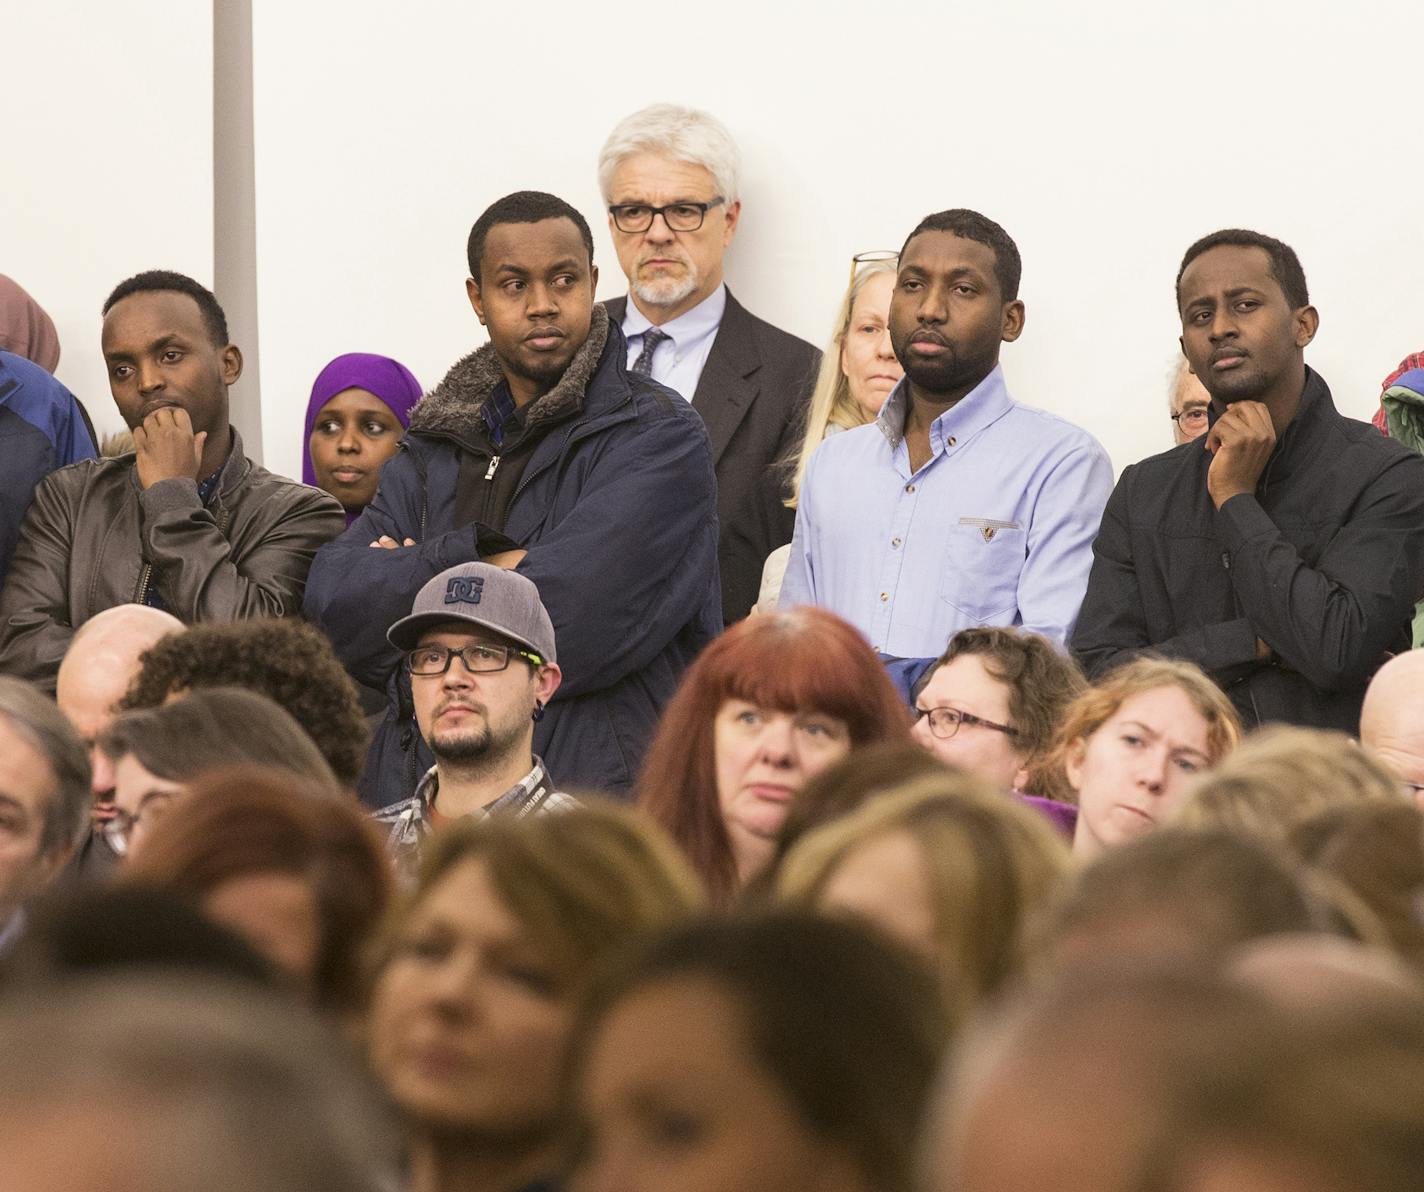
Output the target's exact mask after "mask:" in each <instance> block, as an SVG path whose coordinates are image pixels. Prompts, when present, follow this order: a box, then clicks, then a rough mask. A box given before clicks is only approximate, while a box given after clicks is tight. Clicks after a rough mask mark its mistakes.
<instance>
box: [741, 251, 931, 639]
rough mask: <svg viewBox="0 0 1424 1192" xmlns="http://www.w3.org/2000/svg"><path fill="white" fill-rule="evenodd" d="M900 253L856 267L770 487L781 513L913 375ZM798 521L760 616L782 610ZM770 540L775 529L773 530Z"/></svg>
mask: <svg viewBox="0 0 1424 1192" xmlns="http://www.w3.org/2000/svg"><path fill="white" fill-rule="evenodd" d="M897 260H898V258H897V256H896V254H895V253H893V252H889V251H885V252H869V253H861V254H859V255H858V256H856V257H855V258H854V259H853V260H852V262H851V276H850V284H849V286H847V288H846V292H845V294H844V295H843V296H842V297H841V303H840V307H839V308H838V310H837V311H836V320H835V324H834V328H835V329H834V331H833V332H832V333H831V338H830V342H829V343H828V344H827V345H826V350H825V353H824V354H823V355H822V356H821V369H820V372H819V373H818V374H817V376H816V387H815V389H814V390H813V391H812V393H811V400H810V402H809V404H808V405H807V407H806V426H805V430H804V431H803V433H802V435H801V441H800V443H799V444H798V445H797V447H796V450H795V451H794V452H793V453H792V454H791V456H790V457H789V458H787V459H786V460H784V461H783V467H782V468H781V469H779V470H778V471H777V472H776V473H775V474H773V475H772V476H771V477H770V479H769V481H768V483H775V484H778V485H781V486H783V490H784V491H783V492H782V494H781V504H780V507H781V508H783V509H785V510H789V511H794V510H795V508H796V502H797V499H798V498H799V496H800V493H801V481H802V479H803V478H804V477H805V475H806V464H807V463H808V462H809V460H810V458H811V453H812V452H813V451H815V450H816V448H817V447H819V446H820V445H821V441H822V440H823V439H825V438H827V437H829V436H830V435H833V434H836V433H837V432H839V431H843V430H850V429H852V428H853V427H857V426H864V425H865V424H866V423H867V422H874V421H875V417H876V415H877V414H879V413H880V407H881V406H882V405H884V404H885V399H886V398H887V397H889V396H890V390H892V389H893V388H895V386H896V385H897V384H898V383H899V380H900V378H901V377H903V376H904V375H905V370H904V369H903V368H901V367H900V362H899V360H897V359H896V358H895V349H894V348H892V347H891V346H890V328H889V324H890V295H891V294H892V293H893V292H894V289H895V268H896V262H897ZM793 528H794V518H793V517H787V518H786V519H785V525H784V527H782V529H781V533H780V534H779V535H777V536H778V537H781V538H784V540H785V543H786V545H783V546H778V547H777V548H776V550H774V551H772V552H771V554H770V555H769V556H767V559H766V563H765V565H764V567H763V569H762V584H761V593H760V595H759V597H758V599H757V609H758V610H759V611H761V612H769V611H770V610H771V609H773V608H775V607H776V598H777V595H778V594H779V593H780V591H781V577H782V575H783V574H784V573H785V571H786V560H787V559H788V558H789V557H790V554H791V546H790V542H791V531H792V529H793ZM767 529H768V532H770V530H771V527H767Z"/></svg>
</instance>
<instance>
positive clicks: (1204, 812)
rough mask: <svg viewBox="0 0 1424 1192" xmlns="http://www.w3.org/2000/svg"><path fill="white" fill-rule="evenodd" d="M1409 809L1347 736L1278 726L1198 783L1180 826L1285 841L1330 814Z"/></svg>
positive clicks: (1395, 788) (1261, 733)
mask: <svg viewBox="0 0 1424 1192" xmlns="http://www.w3.org/2000/svg"><path fill="white" fill-rule="evenodd" d="M1408 802H1409V801H1408V800H1407V799H1406V798H1405V797H1404V795H1403V794H1401V793H1400V790H1399V784H1398V783H1397V782H1396V781H1395V779H1394V776H1393V775H1392V774H1391V773H1390V772H1389V771H1388V770H1387V769H1385V767H1384V766H1383V765H1381V764H1380V763H1379V762H1378V761H1376V760H1375V759H1374V758H1373V757H1371V756H1370V754H1368V753H1366V752H1365V750H1363V749H1361V748H1360V746H1359V745H1358V744H1356V742H1354V741H1353V740H1351V739H1350V738H1349V737H1347V736H1346V735H1345V734H1344V733H1342V732H1336V731H1334V730H1331V729H1312V728H1300V727H1297V726H1294V725H1284V724H1277V725H1271V726H1270V727H1269V728H1263V729H1260V730H1258V731H1257V732H1254V733H1252V734H1251V735H1250V736H1249V737H1247V738H1246V740H1245V741H1244V742H1243V743H1242V745H1241V748H1240V749H1238V750H1236V752H1235V753H1233V754H1232V755H1231V757H1230V758H1228V759H1227V760H1226V761H1225V762H1223V763H1222V764H1221V765H1220V766H1218V767H1216V769H1214V770H1213V771H1212V772H1211V773H1210V774H1208V775H1207V776H1206V777H1204V778H1202V779H1201V780H1199V781H1198V782H1196V783H1194V784H1193V786H1192V789H1191V790H1190V792H1188V794H1187V797H1186V801H1185V802H1184V803H1183V804H1182V806H1181V809H1180V810H1179V811H1178V812H1177V815H1176V818H1175V822H1176V823H1178V824H1180V825H1181V826H1182V827H1184V828H1230V829H1231V830H1233V831H1236V832H1253V833H1257V834H1259V835H1263V836H1269V837H1271V838H1273V839H1276V840H1285V839H1286V838H1287V837H1288V836H1289V835H1290V834H1291V832H1292V831H1294V830H1295V828H1296V827H1297V826H1298V825H1300V824H1301V823H1303V822H1304V821H1305V820H1307V819H1309V818H1310V817H1311V816H1312V815H1314V814H1315V813H1316V812H1320V811H1326V810H1328V809H1330V808H1332V807H1348V806H1353V805H1358V804H1361V803H1379V804H1384V805H1386V806H1389V805H1394V806H1407V805H1408Z"/></svg>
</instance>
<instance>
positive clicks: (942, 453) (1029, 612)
mask: <svg viewBox="0 0 1424 1192" xmlns="http://www.w3.org/2000/svg"><path fill="white" fill-rule="evenodd" d="M908 403H909V390H908V382H906V381H901V382H900V384H899V385H897V386H896V387H895V389H894V391H893V392H892V393H891V394H890V397H889V398H888V399H887V400H886V402H885V405H884V407H883V408H882V409H881V411H880V417H879V418H878V419H877V420H876V421H875V422H874V423H873V424H871V425H869V426H860V427H857V428H856V429H854V430H848V431H846V432H845V433H844V434H839V435H836V436H834V437H833V438H830V439H827V440H826V441H825V442H823V443H822V444H821V446H820V447H818V448H817V449H816V453H815V454H814V455H813V456H812V457H811V463H810V466H809V467H808V468H807V469H806V479H805V482H804V483H803V484H802V486H801V499H800V502H799V505H798V507H797V510H796V535H795V538H794V539H793V541H792V544H791V562H790V563H789V564H788V565H787V569H786V579H785V581H784V583H783V584H782V588H781V599H780V606H781V607H782V608H789V607H791V606H792V605H796V604H818V605H820V606H822V607H823V608H828V609H830V610H831V611H832V612H834V613H838V614H839V615H840V616H842V617H844V618H845V619H846V620H847V621H849V622H850V623H851V624H852V625H854V626H855V627H856V628H857V629H859V630H860V631H861V632H862V633H864V634H865V635H866V637H868V638H869V639H870V643H871V645H873V646H874V647H875V648H876V649H877V650H879V651H880V652H882V653H885V654H893V655H897V656H900V657H907V658H920V657H930V656H932V655H937V654H941V653H943V651H944V648H945V645H946V643H947V642H948V641H949V639H950V637H951V636H952V635H953V634H954V633H956V632H958V631H959V630H960V629H965V628H968V627H970V626H974V625H1022V626H1023V627H1024V628H1026V629H1031V630H1033V631H1034V632H1036V633H1041V634H1043V635H1044V636H1046V637H1049V638H1052V639H1053V640H1054V641H1055V642H1058V643H1060V644H1061V643H1063V642H1064V641H1065V640H1066V639H1067V638H1068V635H1069V634H1070V633H1072V631H1073V624H1074V622H1075V621H1076V620H1077V618H1078V607H1079V605H1081V604H1082V602H1083V593H1084V592H1085V591H1086V590H1087V587H1088V571H1089V569H1090V568H1091V567H1092V562H1093V550H1092V548H1093V538H1094V537H1095V536H1096V535H1097V532H1098V523H1099V521H1101V519H1102V513H1103V506H1104V505H1106V504H1107V499H1108V494H1109V493H1110V492H1111V491H1112V483H1113V476H1112V465H1111V463H1110V462H1109V460H1108V456H1107V452H1105V451H1104V450H1103V448H1102V446H1101V445H1100V444H1099V443H1098V441H1097V440H1096V439H1095V438H1093V436H1092V435H1090V434H1088V432H1087V431H1085V430H1082V429H1081V428H1079V427H1077V426H1074V425H1073V424H1072V423H1071V422H1068V421H1066V420H1065V419H1062V418H1059V417H1057V416H1056V415H1054V414H1049V413H1047V412H1046V411H1044V410H1036V409H1034V408H1033V407H1032V406H1023V405H1019V404H1018V403H1017V402H1016V401H1014V400H1013V398H1011V397H1010V396H1009V393H1008V390H1007V389H1006V388H1005V387H1004V378H1003V373H1002V372H1001V371H1000V369H999V368H998V367H995V369H994V371H993V372H991V373H990V374H989V375H988V376H987V377H985V378H984V380H983V381H981V382H980V383H979V384H978V385H977V386H976V387H975V388H974V389H973V390H971V391H970V392H969V393H968V394H967V395H966V396H965V397H964V398H963V399H961V400H960V401H959V402H958V403H957V404H956V405H954V406H953V407H952V408H951V409H949V410H946V411H945V412H944V413H943V414H941V415H940V416H939V417H938V418H937V419H935V421H934V423H933V424H932V425H931V426H930V458H929V462H928V463H926V464H925V465H924V467H922V468H921V469H920V470H919V471H918V472H915V473H914V474H913V475H912V474H911V472H910V455H909V448H908V447H907V445H906V443H905V438H904V425H905V414H906V411H907V409H908Z"/></svg>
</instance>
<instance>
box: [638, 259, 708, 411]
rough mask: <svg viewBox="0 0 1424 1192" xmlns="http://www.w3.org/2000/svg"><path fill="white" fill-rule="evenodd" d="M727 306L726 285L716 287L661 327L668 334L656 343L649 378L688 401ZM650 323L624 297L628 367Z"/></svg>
mask: <svg viewBox="0 0 1424 1192" xmlns="http://www.w3.org/2000/svg"><path fill="white" fill-rule="evenodd" d="M726 309H727V287H726V286H724V285H723V286H718V287H717V288H716V289H715V290H713V291H712V292H711V293H710V294H708V295H707V297H706V298H704V299H703V300H702V301H701V302H699V303H698V304H697V305H696V306H694V307H693V308H692V309H691V310H688V311H684V312H683V313H682V314H680V315H678V316H677V318H675V319H673V320H672V321H671V322H668V323H663V324H661V325H660V326H661V329H662V330H663V331H665V332H667V334H668V335H670V336H672V338H671V339H669V340H667V341H665V342H664V343H661V344H659V345H658V350H657V351H656V352H654V353H653V380H655V381H661V382H662V383H663V384H664V385H666V386H667V387H668V388H669V389H676V390H677V391H678V393H680V394H682V396H683V397H685V398H686V399H687V400H688V401H691V400H692V395H693V394H694V393H696V392H697V382H698V381H699V380H701V378H702V367H703V365H705V364H706V363H707V356H708V353H710V352H711V351H712V341H713V340H714V339H716V338H717V328H718V327H720V326H721V325H722V312H723V311H725V310H726ZM652 325H653V324H652V322H651V321H650V320H649V318H648V316H647V315H645V314H644V313H643V312H642V311H640V310H639V309H638V307H637V305H636V304H635V303H634V301H633V296H632V295H631V294H630V295H629V296H628V305H627V307H626V309H625V310H624V312H623V334H624V335H625V336H627V338H628V367H629V368H632V367H633V361H635V360H636V359H638V357H639V355H640V354H641V353H642V351H643V332H644V331H646V330H647V329H648V328H649V327H651V326H652Z"/></svg>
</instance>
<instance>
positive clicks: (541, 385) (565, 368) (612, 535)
mask: <svg viewBox="0 0 1424 1192" xmlns="http://www.w3.org/2000/svg"><path fill="white" fill-rule="evenodd" d="M468 251H469V265H470V278H469V279H468V281H467V282H466V290H467V292H468V295H469V299H470V304H471V306H472V307H473V308H474V311H475V314H476V316H477V317H478V318H479V320H480V322H481V323H483V324H484V325H485V327H486V328H487V329H488V331H489V337H490V342H489V343H488V344H487V345H486V346H485V347H483V348H480V349H479V350H478V351H476V352H474V353H472V354H471V355H469V356H467V357H465V358H464V359H462V360H460V361H459V362H457V363H456V364H455V365H454V367H453V368H451V370H450V372H449V373H448V374H447V375H446V377H445V379H444V380H443V381H441V383H440V384H439V385H437V386H436V387H435V389H434V390H433V391H432V392H431V393H429V394H428V395H427V396H426V397H425V398H424V399H422V401H421V402H420V403H419V404H418V405H417V406H416V407H415V410H414V411H413V413H412V415H411V423H410V433H409V434H408V435H407V437H406V439H405V441H404V442H403V443H402V444H401V448H402V449H401V451H400V453H399V454H398V455H397V456H396V457H395V458H394V459H392V460H391V461H390V462H389V463H388V464H386V466H385V467H384V468H383V470H382V472H381V483H380V488H379V490H378V492H377V493H376V497H375V500H373V501H372V502H371V504H370V505H368V506H367V507H366V510H365V512H364V513H363V514H362V515H361V517H360V518H358V519H357V520H356V521H355V522H354V523H353V524H352V526H351V528H350V529H349V530H348V531H347V532H346V533H345V534H344V535H343V536H342V537H341V538H339V539H338V540H337V541H335V542H333V543H330V544H328V546H326V547H324V548H323V549H322V550H321V551H320V552H319V553H318V555H317V559H316V562H315V564H314V565H313V567H312V571H311V576H310V578H309V580H308V585H307V593H306V613H307V616H308V617H309V618H310V619H311V620H312V621H313V622H314V623H315V624H317V625H318V626H320V627H321V628H322V629H323V630H324V631H325V632H326V633H327V634H328V635H329V636H330V637H331V639H332V641H333V642H334V644H335V646H336V649H337V652H338V653H339V654H340V655H341V657H342V659H343V661H344V662H345V663H346V665H347V667H348V668H349V669H350V670H351V673H352V674H353V675H354V676H355V677H356V678H357V679H358V680H360V681H361V682H363V683H366V684H369V685H372V686H378V687H384V688H385V689H386V690H387V692H388V694H389V698H390V706H389V709H388V711H387V715H386V719H385V721H384V722H383V724H382V725H381V728H380V729H379V730H378V732H377V734H376V739H375V740H374V741H373V742H372V747H371V754H370V756H369V758H368V761H367V773H366V776H365V779H364V781H363V784H362V790H361V794H362V797H363V798H364V799H365V800H366V801H367V802H369V803H372V804H373V805H380V804H384V803H390V802H392V801H394V800H396V799H398V798H401V797H404V796H406V795H409V794H411V793H412V792H413V790H414V787H415V782H416V780H417V779H418V777H419V776H420V775H421V774H422V773H424V772H425V770H426V769H427V768H428V767H429V765H430V761H429V756H428V753H427V751H426V750H425V748H424V744H423V742H421V740H420V737H419V733H418V731H417V730H416V726H415V721H414V718H413V716H412V714H411V709H410V695H409V687H408V680H406V679H404V678H403V677H402V675H401V673H400V668H399V667H398V665H397V664H398V661H399V659H398V656H397V653H396V651H395V649H394V648H393V647H392V646H391V645H390V643H389V642H388V641H387V640H386V635H385V634H386V629H387V628H388V627H389V626H390V625H391V624H393V623H394V622H395V621H396V620H397V619H399V617H400V616H401V615H403V613H404V612H405V611H408V609H409V607H410V603H411V600H412V599H413V598H414V596H415V593H416V592H417V591H419V589H420V587H421V585H423V584H424V583H425V582H426V581H427V580H428V579H430V578H432V577H433V576H435V575H437V574H438V573H439V572H441V571H443V570H445V569H446V568H449V567H452V566H455V565H456V564H459V563H464V562H471V561H474V560H484V561H485V562H487V563H493V564H495V565H497V566H502V567H511V568H515V569H517V570H518V572H519V573H520V574H521V575H524V576H527V577H528V578H529V579H530V580H532V581H533V582H534V584H535V585H536V586H537V588H538V589H539V596H540V598H541V600H542V601H543V603H544V606H545V607H546V608H547V609H548V610H549V615H550V617H551V618H552V620H553V623H554V629H555V632H556V634H557V636H558V641H559V661H560V664H561V666H562V668H563V672H564V681H563V684H562V686H561V687H560V688H559V691H558V694H557V695H556V697H555V698H554V699H553V700H552V701H551V702H550V704H549V706H548V708H547V709H546V710H545V712H544V715H543V718H542V719H541V721H540V723H539V724H538V725H537V727H536V731H535V738H534V748H535V750H536V751H537V752H538V753H539V755H540V756H541V757H543V758H544V760H545V763H546V764H547V766H548V768H549V772H550V774H551V775H552V776H553V777H554V779H555V781H557V782H558V783H559V784H560V786H561V787H563V788H564V789H572V790H578V789H580V788H590V787H592V788H596V789H602V790H607V791H611V792H614V793H619V792H623V791H626V790H627V789H628V788H629V787H630V786H631V785H632V782H633V779H634V776H635V775H636V772H637V767H638V764H639V762H640V760H641V757H642V752H643V748H644V746H645V744H646V741H647V739H648V737H649V735H650V733H651V731H652V728H653V725H654V723H655V722H656V720H657V717H658V715H659V713H660V711H661V709H662V707H663V705H664V704H665V703H666V702H667V700H668V699H669V698H670V696H671V695H672V692H673V690H674V689H675V688H676V686H677V683H678V680H679V679H680V677H681V675H682V672H683V670H684V669H685V668H686V667H687V665H688V663H690V662H691V660H692V658H693V657H694V656H695V655H696V653H697V651H698V650H699V649H700V648H701V647H702V646H703V645H704V644H705V643H706V642H707V641H708V640H710V639H711V638H712V637H713V636H715V635H716V634H717V633H718V632H719V631H720V629H721V624H722V620H721V600H720V588H719V583H718V573H717V515H716V482H715V479H714V477H713V470H712V458H711V452H710V449H709V446H708V440H707V432H706V430H705V429H704V427H703V425H702V422H701V420H700V419H699V418H698V416H697V414H696V413H695V412H694V411H693V410H692V409H691V408H690V407H689V406H688V405H687V403H686V402H684V401H682V400H681V399H680V398H679V397H678V396H677V395H676V394H675V393H673V392H672V391H670V390H668V389H666V388H665V387H664V386H662V385H659V384H658V383H657V382H655V381H652V380H651V379H649V378H646V377H642V376H638V375H636V374H634V373H632V372H630V371H629V369H628V367H627V364H626V360H627V348H626V345H625V344H624V341H623V335H622V332H621V331H620V330H619V328H618V327H617V325H616V324H614V323H612V322H611V321H610V320H609V318H608V316H607V314H606V312H605V311H604V310H603V308H602V307H596V306H595V305H594V301H593V295H594V289H595V286H596V284H597V278H598V271H597V270H596V269H595V268H594V266H593V237H592V234H591V233H590V231H589V228H588V224H587V223H586V222H585V220H584V219H583V217H582V216H581V215H579V213H578V212H577V211H576V210H574V208H572V207H571V206H569V205H568V204H567V203H565V202H563V201H562V200H561V199H557V198H555V197H554V196H553V195H546V194H542V193H539V192H532V191H522V192H519V193H517V194H513V195H508V196H506V197H505V198H503V199H500V200H499V201H498V202H496V203H495V204H493V205H492V206H491V207H490V208H489V209H488V210H487V211H486V212H485V213H484V214H483V215H481V216H480V218H479V219H478V220H477V221H476V222H475V225H474V227H473V229H471V232H470V239H469V246H468Z"/></svg>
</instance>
